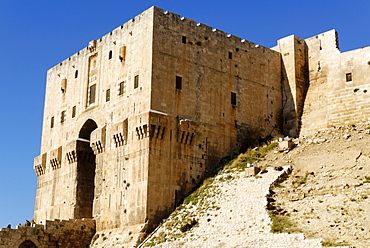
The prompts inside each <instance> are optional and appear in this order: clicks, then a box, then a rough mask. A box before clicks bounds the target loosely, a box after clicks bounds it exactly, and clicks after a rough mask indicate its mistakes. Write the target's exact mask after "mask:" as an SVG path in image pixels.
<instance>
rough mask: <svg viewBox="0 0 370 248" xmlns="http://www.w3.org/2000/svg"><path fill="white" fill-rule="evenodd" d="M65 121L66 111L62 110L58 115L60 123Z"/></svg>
mask: <svg viewBox="0 0 370 248" xmlns="http://www.w3.org/2000/svg"><path fill="white" fill-rule="evenodd" d="M65 121H66V111H65V110H64V111H62V114H61V116H60V123H63V122H65Z"/></svg>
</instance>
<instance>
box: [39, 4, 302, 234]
mask: <svg viewBox="0 0 370 248" xmlns="http://www.w3.org/2000/svg"><path fill="white" fill-rule="evenodd" d="M288 43H289V44H290V45H289V44H288ZM284 49H285V50H289V54H290V56H288V57H287V58H286V59H284V60H283V59H282V57H281V53H282V51H280V50H284ZM275 50H277V51H274V50H271V49H268V48H265V47H263V46H260V45H256V44H254V43H252V42H249V41H247V40H242V39H240V38H238V37H235V36H233V35H228V34H227V33H225V32H222V31H219V30H216V29H212V28H211V27H209V26H206V25H204V24H199V23H196V22H195V21H193V20H189V19H187V18H180V16H179V15H176V14H173V13H170V12H163V10H162V9H159V8H156V7H152V8H150V9H148V10H146V11H145V12H143V13H142V14H140V15H138V16H136V17H135V18H134V19H132V20H130V21H128V22H127V23H125V24H124V25H122V26H120V27H118V28H116V29H115V30H113V31H112V32H110V33H109V34H107V35H105V36H103V37H102V38H101V39H98V40H93V41H91V42H89V44H88V47H86V48H84V49H82V50H81V51H79V52H78V53H76V54H74V55H72V56H71V57H69V58H68V59H66V60H64V61H62V62H61V63H60V64H58V65H56V66H54V67H53V68H51V69H50V70H48V72H47V84H46V97H45V109H44V120H43V131H42V144H41V152H40V156H38V157H36V158H35V163H34V168H35V171H36V173H37V176H38V187H37V196H36V207H35V216H34V217H35V221H36V222H37V223H45V221H46V220H52V219H82V218H92V219H93V220H95V222H96V229H97V232H101V233H103V232H107V231H109V232H110V233H112V232H117V233H119V232H130V233H132V232H133V233H135V234H139V233H141V232H142V233H145V232H149V231H151V230H152V229H153V228H154V227H155V226H156V225H157V224H158V223H159V221H160V220H161V219H162V218H164V217H166V216H167V215H168V214H169V213H170V212H171V211H172V210H173V209H174V208H175V206H176V205H177V203H178V202H179V201H180V200H181V199H182V198H184V197H185V196H186V195H187V194H188V193H189V192H191V190H192V189H194V187H196V186H197V185H199V183H200V182H201V181H202V180H203V179H204V177H205V176H206V175H207V171H208V170H209V169H211V168H212V167H213V166H215V165H217V163H218V161H219V160H220V159H221V158H223V157H225V156H228V155H230V154H235V153H237V152H239V151H241V150H243V149H245V148H246V147H247V146H248V145H250V144H252V143H253V142H255V141H257V140H258V139H260V138H265V137H267V136H274V135H277V134H281V133H282V130H283V125H284V127H285V129H286V130H288V131H289V132H290V133H291V134H292V135H296V134H297V133H298V129H299V125H298V124H297V123H298V122H299V120H300V116H301V112H302V111H301V110H302V108H303V101H304V95H305V90H306V89H307V85H306V84H307V80H308V79H307V77H306V76H307V74H305V72H306V71H305V70H306V69H305V68H306V66H307V47H306V46H305V44H304V41H303V40H301V39H299V38H298V37H295V38H293V39H291V40H289V41H287V42H285V43H284V45H281V46H280V47H279V48H276V49H275ZM287 53H288V52H287ZM283 62H285V63H286V64H287V65H288V66H289V68H288V69H285V67H284V64H283ZM289 63H290V64H289ZM302 68H303V69H302ZM284 85H285V86H284ZM293 86H294V89H293V90H292V89H291V88H292V87H293ZM283 120H284V121H283ZM291 130H293V132H291ZM125 230H126V231H125ZM128 230H130V231H128Z"/></svg>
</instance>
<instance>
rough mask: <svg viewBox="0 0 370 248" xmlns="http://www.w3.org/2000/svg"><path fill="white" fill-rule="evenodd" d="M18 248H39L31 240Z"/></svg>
mask: <svg viewBox="0 0 370 248" xmlns="http://www.w3.org/2000/svg"><path fill="white" fill-rule="evenodd" d="M18 248H37V246H36V245H35V243H33V242H32V241H31V240H26V241H24V242H23V243H22V244H20V245H19V246H18Z"/></svg>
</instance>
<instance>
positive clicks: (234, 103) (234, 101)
mask: <svg viewBox="0 0 370 248" xmlns="http://www.w3.org/2000/svg"><path fill="white" fill-rule="evenodd" d="M231 104H232V105H236V93H235V92H231Z"/></svg>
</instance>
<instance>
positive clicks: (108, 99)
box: [105, 89, 110, 102]
mask: <svg viewBox="0 0 370 248" xmlns="http://www.w3.org/2000/svg"><path fill="white" fill-rule="evenodd" d="M105 101H106V102H109V101H110V89H107V91H106V92H105Z"/></svg>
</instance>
